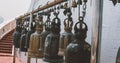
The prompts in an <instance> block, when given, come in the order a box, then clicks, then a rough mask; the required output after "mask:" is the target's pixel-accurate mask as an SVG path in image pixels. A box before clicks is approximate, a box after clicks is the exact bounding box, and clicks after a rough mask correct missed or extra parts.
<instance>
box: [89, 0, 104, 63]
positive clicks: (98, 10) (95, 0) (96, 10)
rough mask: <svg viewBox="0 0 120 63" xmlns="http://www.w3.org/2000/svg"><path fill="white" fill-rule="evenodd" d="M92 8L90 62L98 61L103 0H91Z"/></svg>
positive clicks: (95, 62)
mask: <svg viewBox="0 0 120 63" xmlns="http://www.w3.org/2000/svg"><path fill="white" fill-rule="evenodd" d="M92 9H93V10H92V11H93V14H92V15H93V17H92V19H93V20H92V21H93V22H92V38H91V39H92V40H91V43H92V51H91V63H100V53H101V37H102V14H103V0H92Z"/></svg>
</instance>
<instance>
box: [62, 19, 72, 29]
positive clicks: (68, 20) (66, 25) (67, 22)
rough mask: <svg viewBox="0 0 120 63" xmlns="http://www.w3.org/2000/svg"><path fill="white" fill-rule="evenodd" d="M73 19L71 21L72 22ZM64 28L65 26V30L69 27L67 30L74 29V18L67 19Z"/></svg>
mask: <svg viewBox="0 0 120 63" xmlns="http://www.w3.org/2000/svg"><path fill="white" fill-rule="evenodd" d="M70 19H71V20H70ZM64 26H65V28H66V27H67V28H72V26H73V20H72V18H66V19H65V20H64Z"/></svg>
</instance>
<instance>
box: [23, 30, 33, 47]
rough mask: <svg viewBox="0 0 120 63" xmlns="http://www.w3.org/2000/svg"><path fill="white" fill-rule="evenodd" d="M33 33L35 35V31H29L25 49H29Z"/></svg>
mask: <svg viewBox="0 0 120 63" xmlns="http://www.w3.org/2000/svg"><path fill="white" fill-rule="evenodd" d="M32 33H34V31H33V30H29V31H28V32H27V35H26V44H25V48H29V43H30V36H31V34H32Z"/></svg>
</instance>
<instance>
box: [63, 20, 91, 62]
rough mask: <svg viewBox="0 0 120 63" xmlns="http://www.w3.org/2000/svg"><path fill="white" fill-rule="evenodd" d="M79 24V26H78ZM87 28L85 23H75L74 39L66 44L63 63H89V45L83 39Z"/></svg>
mask: <svg viewBox="0 0 120 63" xmlns="http://www.w3.org/2000/svg"><path fill="white" fill-rule="evenodd" d="M79 24H80V27H78V25H79ZM82 25H84V28H83V26H82ZM87 30H88V29H87V25H86V23H84V22H77V23H76V24H75V27H74V31H75V33H74V41H73V42H71V43H70V44H69V45H68V46H67V49H66V54H65V63H90V58H91V46H90V44H88V43H87V42H86V41H85V38H86V37H87Z"/></svg>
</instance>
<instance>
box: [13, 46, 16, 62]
mask: <svg viewBox="0 0 120 63" xmlns="http://www.w3.org/2000/svg"><path fill="white" fill-rule="evenodd" d="M13 47H14V56H13V63H15V56H16V49H15V46H13Z"/></svg>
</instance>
